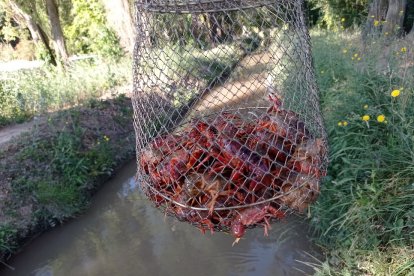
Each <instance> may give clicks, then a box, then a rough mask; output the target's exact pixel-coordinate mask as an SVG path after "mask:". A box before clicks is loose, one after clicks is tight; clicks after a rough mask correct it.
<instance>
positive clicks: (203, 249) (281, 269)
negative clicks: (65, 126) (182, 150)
mask: <svg viewBox="0 0 414 276" xmlns="http://www.w3.org/2000/svg"><path fill="white" fill-rule="evenodd" d="M134 171H135V167H134V164H130V165H129V166H127V167H126V168H125V169H124V170H123V171H122V172H121V173H120V174H119V175H118V176H117V177H116V178H114V179H113V180H112V181H110V182H108V183H107V185H106V186H105V188H104V189H102V190H101V191H100V193H99V194H98V195H97V196H96V199H95V202H94V204H93V206H92V208H91V210H90V211H89V212H88V213H87V214H85V215H84V216H82V217H81V218H79V219H77V220H76V221H73V222H70V223H68V224H66V225H64V226H63V227H60V228H59V229H54V230H53V231H50V232H49V233H46V234H45V235H43V236H42V237H40V238H38V239H37V240H35V241H34V242H33V243H32V244H31V245H30V246H29V247H28V248H27V249H26V250H25V251H24V252H23V253H22V254H20V255H19V256H17V257H16V258H15V259H14V261H13V262H12V263H11V265H12V266H13V267H15V271H11V270H0V274H1V275H3V274H4V275H36V276H45V275H197V276H202V275H246V276H247V275H304V273H303V272H300V271H299V270H297V269H300V270H303V271H305V272H307V273H311V272H312V270H310V269H309V268H308V267H306V266H304V265H303V264H301V263H300V262H298V260H301V261H310V260H312V259H311V257H309V256H308V255H307V254H305V252H309V253H311V254H314V255H315V254H317V253H316V252H315V251H314V249H313V248H312V246H311V244H310V243H309V241H308V240H307V239H306V233H305V232H303V231H304V230H303V229H305V227H304V226H303V225H301V224H300V223H299V222H298V221H295V220H287V221H285V222H281V223H278V224H275V225H274V226H273V229H272V230H271V231H270V236H269V237H263V230H262V229H255V230H253V231H249V232H248V233H247V235H246V238H245V239H244V240H242V241H241V242H240V243H239V244H238V245H236V246H235V247H232V246H231V245H232V242H233V238H232V237H231V236H229V235H227V234H223V233H216V234H214V235H210V234H206V235H201V233H200V232H199V231H198V230H197V229H195V228H194V227H192V226H190V225H188V224H185V223H180V222H177V221H175V220H173V219H171V218H165V217H164V215H163V214H162V213H161V212H159V211H157V210H155V209H154V208H153V207H152V206H151V205H150V204H149V203H148V202H147V201H146V200H145V199H143V197H142V195H141V193H140V192H139V189H138V187H137V185H136V183H135V181H134V178H133V174H134Z"/></svg>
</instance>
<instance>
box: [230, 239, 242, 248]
mask: <svg viewBox="0 0 414 276" xmlns="http://www.w3.org/2000/svg"><path fill="white" fill-rule="evenodd" d="M240 240H241V238H237V239H235V240H234V242H233V243H232V245H231V247H233V246H234V245H235V244H237V243H239V241H240Z"/></svg>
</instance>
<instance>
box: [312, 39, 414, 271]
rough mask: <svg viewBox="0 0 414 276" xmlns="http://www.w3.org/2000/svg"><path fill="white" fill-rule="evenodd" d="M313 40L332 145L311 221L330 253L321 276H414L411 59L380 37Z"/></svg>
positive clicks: (401, 46)
mask: <svg viewBox="0 0 414 276" xmlns="http://www.w3.org/2000/svg"><path fill="white" fill-rule="evenodd" d="M313 39H314V40H313V43H314V55H315V61H316V68H317V71H318V82H319V85H320V88H321V91H322V98H321V100H322V106H323V112H324V116H325V121H326V125H327V129H328V133H329V142H330V167H329V170H328V172H329V175H328V176H327V178H326V181H325V183H324V185H323V186H322V191H321V196H320V198H319V200H318V202H317V204H316V205H315V206H313V210H312V213H313V218H312V221H311V222H312V225H313V226H314V228H315V230H316V232H317V233H319V237H318V241H319V242H320V243H322V244H323V246H324V247H325V248H327V249H328V250H329V251H330V256H329V258H328V263H325V264H324V265H325V267H324V266H322V267H321V274H322V275H332V274H334V275H336V273H338V274H341V275H342V274H343V273H348V274H349V275H357V274H366V275H385V274H388V273H391V274H393V273H392V272H394V273H395V275H397V274H398V273H400V274H398V275H406V274H407V273H408V274H409V273H410V272H411V273H412V272H414V263H413V262H412V259H411V261H410V258H409V256H410V255H411V256H413V255H412V254H413V252H412V250H411V249H410V245H412V244H413V242H414V238H413V236H412V233H413V231H414V205H413V204H412V202H413V201H414V186H413V183H414V170H413V168H414V140H413V138H412V137H414V127H413V122H414V121H413V119H412V118H413V115H414V108H413V107H414V87H412V84H413V83H414V82H413V81H414V79H413V75H414V74H413V73H414V68H413V67H410V66H407V65H408V64H410V62H412V61H410V60H411V57H410V55H409V54H408V51H405V50H404V47H408V48H409V43H408V41H407V42H404V41H398V42H395V43H394V44H393V45H391V46H390V45H387V44H386V43H385V41H380V40H377V41H375V42H373V43H372V44H367V45H365V47H362V46H361V45H360V44H359V39H358V36H345V35H332V34H330V35H327V34H318V33H314V35H313ZM406 49H407V48H406ZM402 88H404V89H403V90H402ZM394 90H400V95H399V96H398V97H395V98H394V97H392V96H391V93H392V91H394ZM365 115H369V116H370V118H369V120H367V121H364V120H363V116H365ZM380 115H383V116H385V120H384V121H382V120H379V121H378V119H381V117H380V118H379V117H378V116H380ZM366 119H368V117H367V118H366ZM379 260H383V261H384V262H385V263H381V261H379ZM327 264H329V266H328V267H329V269H327V267H326V265H327ZM391 271H392V272H391ZM397 272H398V273H397ZM393 275H394V274H393Z"/></svg>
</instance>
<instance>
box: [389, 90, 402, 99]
mask: <svg viewBox="0 0 414 276" xmlns="http://www.w3.org/2000/svg"><path fill="white" fill-rule="evenodd" d="M400 94H401V91H400V90H398V89H395V90H393V91H392V92H391V97H393V98H396V97H398V96H399V95H400Z"/></svg>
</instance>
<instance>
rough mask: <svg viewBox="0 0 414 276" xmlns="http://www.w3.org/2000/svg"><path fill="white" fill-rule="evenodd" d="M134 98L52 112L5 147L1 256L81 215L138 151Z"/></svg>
mask: <svg viewBox="0 0 414 276" xmlns="http://www.w3.org/2000/svg"><path fill="white" fill-rule="evenodd" d="M132 115H133V111H132V105H131V102H130V99H129V98H126V97H124V96H122V97H117V98H115V99H113V100H109V101H96V100H93V101H91V102H87V103H84V104H83V106H82V107H75V108H71V109H67V110H64V111H60V112H58V113H55V114H52V115H49V117H48V120H45V121H42V122H41V123H40V124H39V125H38V126H36V127H35V128H34V130H33V131H31V133H29V134H26V135H24V136H21V137H19V138H17V139H15V140H14V141H13V143H9V144H7V145H6V146H5V147H2V148H1V149H0V196H3V199H2V201H1V202H0V261H1V259H2V256H3V254H7V253H10V252H15V250H16V249H18V247H19V246H20V245H21V242H22V241H24V239H25V238H27V237H28V236H29V237H30V235H31V234H32V233H37V232H40V231H42V230H44V229H47V228H49V227H53V226H55V225H56V224H58V223H60V222H62V221H64V220H66V219H68V218H72V217H74V216H76V215H77V214H79V213H80V212H81V211H83V210H84V209H85V208H86V207H87V205H88V202H89V199H90V197H91V194H92V192H93V191H94V190H95V189H96V188H97V187H98V185H99V184H100V183H102V182H103V181H104V180H106V179H107V178H108V177H109V176H110V175H112V173H113V170H114V169H115V168H116V167H117V166H119V165H120V164H122V162H124V161H126V160H130V159H131V158H132V157H133V155H134V150H135V137H134V131H133V126H132Z"/></svg>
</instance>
